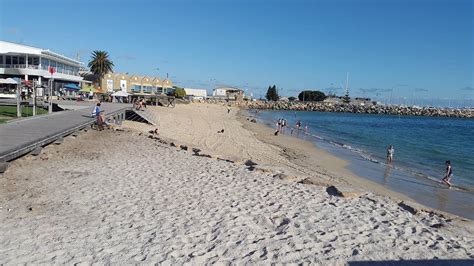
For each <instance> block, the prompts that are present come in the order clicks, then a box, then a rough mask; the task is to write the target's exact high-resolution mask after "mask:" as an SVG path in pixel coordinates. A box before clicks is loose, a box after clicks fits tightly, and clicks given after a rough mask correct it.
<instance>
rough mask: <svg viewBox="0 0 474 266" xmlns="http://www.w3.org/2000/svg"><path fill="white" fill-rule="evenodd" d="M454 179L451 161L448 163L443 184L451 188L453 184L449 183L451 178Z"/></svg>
mask: <svg viewBox="0 0 474 266" xmlns="http://www.w3.org/2000/svg"><path fill="white" fill-rule="evenodd" d="M452 177H453V168H452V167H451V161H449V160H448V161H446V173H445V174H444V177H443V182H444V183H445V184H446V185H448V186H449V187H451V182H449V181H450V180H451V178H452Z"/></svg>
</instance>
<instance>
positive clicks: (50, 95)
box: [48, 67, 56, 114]
mask: <svg viewBox="0 0 474 266" xmlns="http://www.w3.org/2000/svg"><path fill="white" fill-rule="evenodd" d="M48 70H49V73H50V74H51V79H50V82H51V84H50V86H49V101H48V113H50V114H52V113H53V81H54V79H53V74H54V72H56V69H54V67H49V69H48Z"/></svg>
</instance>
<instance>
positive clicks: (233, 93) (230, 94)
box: [212, 87, 244, 100]
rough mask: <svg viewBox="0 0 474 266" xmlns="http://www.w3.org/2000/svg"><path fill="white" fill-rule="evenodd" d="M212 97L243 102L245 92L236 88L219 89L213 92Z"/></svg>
mask: <svg viewBox="0 0 474 266" xmlns="http://www.w3.org/2000/svg"><path fill="white" fill-rule="evenodd" d="M212 96H213V97H220V98H227V99H231V100H242V99H243V98H244V91H243V90H241V89H239V88H235V87H217V88H215V89H214V90H213V91H212Z"/></svg>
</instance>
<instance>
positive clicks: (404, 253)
mask: <svg viewBox="0 0 474 266" xmlns="http://www.w3.org/2000/svg"><path fill="white" fill-rule="evenodd" d="M147 112H150V113H151V114H153V117H154V118H155V119H156V122H157V124H158V125H157V126H151V125H146V124H143V123H138V122H124V124H123V127H122V130H123V131H114V130H106V131H103V132H97V131H91V130H89V131H87V132H84V131H82V132H81V133H80V134H79V135H78V136H77V137H73V136H70V137H68V138H66V139H65V140H64V142H63V143H62V144H61V145H50V146H48V147H46V148H45V149H44V150H43V152H42V153H41V154H40V155H39V156H32V155H28V156H25V157H23V158H20V159H18V160H15V161H13V162H12V163H11V164H10V166H9V169H8V170H7V172H5V173H4V174H3V176H1V177H0V231H1V232H2V233H1V234H0V243H2V244H1V246H0V263H2V264H19V263H33V264H39V263H44V264H53V263H54V264H61V263H67V264H74V263H101V264H105V263H145V264H151V263H162V264H165V265H171V264H184V263H189V264H204V263H214V262H218V263H220V264H224V263H236V264H243V263H252V264H254V263H260V264H269V263H278V264H280V263H315V264H320V265H328V264H331V265H343V264H345V263H346V262H348V261H361V260H376V261H380V260H401V259H403V260H410V259H464V260H466V259H474V224H473V222H472V221H470V220H466V219H462V218H459V217H456V216H453V215H448V214H444V213H441V212H437V211H434V210H430V209H427V208H424V207H423V206H419V205H416V204H412V203H409V202H410V199H408V198H406V197H404V196H403V195H399V194H397V193H393V192H390V191H387V190H386V189H385V188H383V187H380V186H377V185H376V184H373V183H372V182H370V181H367V180H364V179H362V178H360V177H357V176H355V175H354V174H352V173H351V172H350V171H348V170H347V169H345V166H346V164H347V163H346V162H345V161H344V160H341V159H339V158H337V157H334V156H332V155H330V154H328V153H327V152H325V151H322V150H318V149H316V148H314V147H313V146H311V145H308V143H307V142H305V141H303V140H299V139H295V138H291V137H288V136H279V137H278V138H272V135H271V133H272V132H271V129H269V128H266V127H264V126H263V125H259V124H255V123H251V122H250V121H248V120H247V119H246V117H245V116H244V115H242V114H238V109H236V108H232V110H231V112H230V114H228V113H227V109H226V108H225V107H224V106H221V105H209V104H189V105H177V106H176V108H174V109H171V108H162V107H149V110H147ZM155 128H158V130H159V136H158V137H157V136H156V135H153V136H150V137H153V138H150V137H149V133H147V132H148V131H149V130H152V129H155ZM222 129H224V132H222V133H218V131H221V130H222ZM158 138H159V139H158ZM171 142H172V143H173V144H174V145H170V144H171ZM180 145H183V146H186V149H187V150H185V147H182V148H180V147H179V146H180ZM175 146H177V147H175ZM192 148H195V149H196V148H197V149H199V150H200V151H199V154H200V155H201V156H197V155H196V154H195V152H193V151H192ZM203 155H209V157H210V158H209V157H208V156H203ZM250 162H251V163H250ZM331 185H334V186H336V187H338V188H340V189H341V190H347V191H350V192H354V193H353V194H352V196H350V197H339V196H334V195H333V193H331V190H328V186H331ZM402 200H403V201H405V202H406V203H407V205H408V206H413V207H415V209H416V213H413V212H411V211H410V210H409V207H407V206H406V205H401V204H400V202H401V201H402Z"/></svg>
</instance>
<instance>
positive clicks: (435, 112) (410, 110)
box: [242, 101, 474, 118]
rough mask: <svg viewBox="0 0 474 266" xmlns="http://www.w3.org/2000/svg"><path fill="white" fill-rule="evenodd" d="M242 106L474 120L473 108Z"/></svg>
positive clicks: (311, 104)
mask: <svg viewBox="0 0 474 266" xmlns="http://www.w3.org/2000/svg"><path fill="white" fill-rule="evenodd" d="M242 105H243V106H245V107H246V108H248V109H267V110H289V111H317V112H337V113H358V114H387V115H411V116H432V117H460V118H474V109H473V108H463V109H454V108H435V107H418V106H403V105H378V104H377V105H375V104H374V105H360V104H359V105H356V104H342V103H325V102H306V103H302V102H263V101H255V102H246V103H245V104H242Z"/></svg>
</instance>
